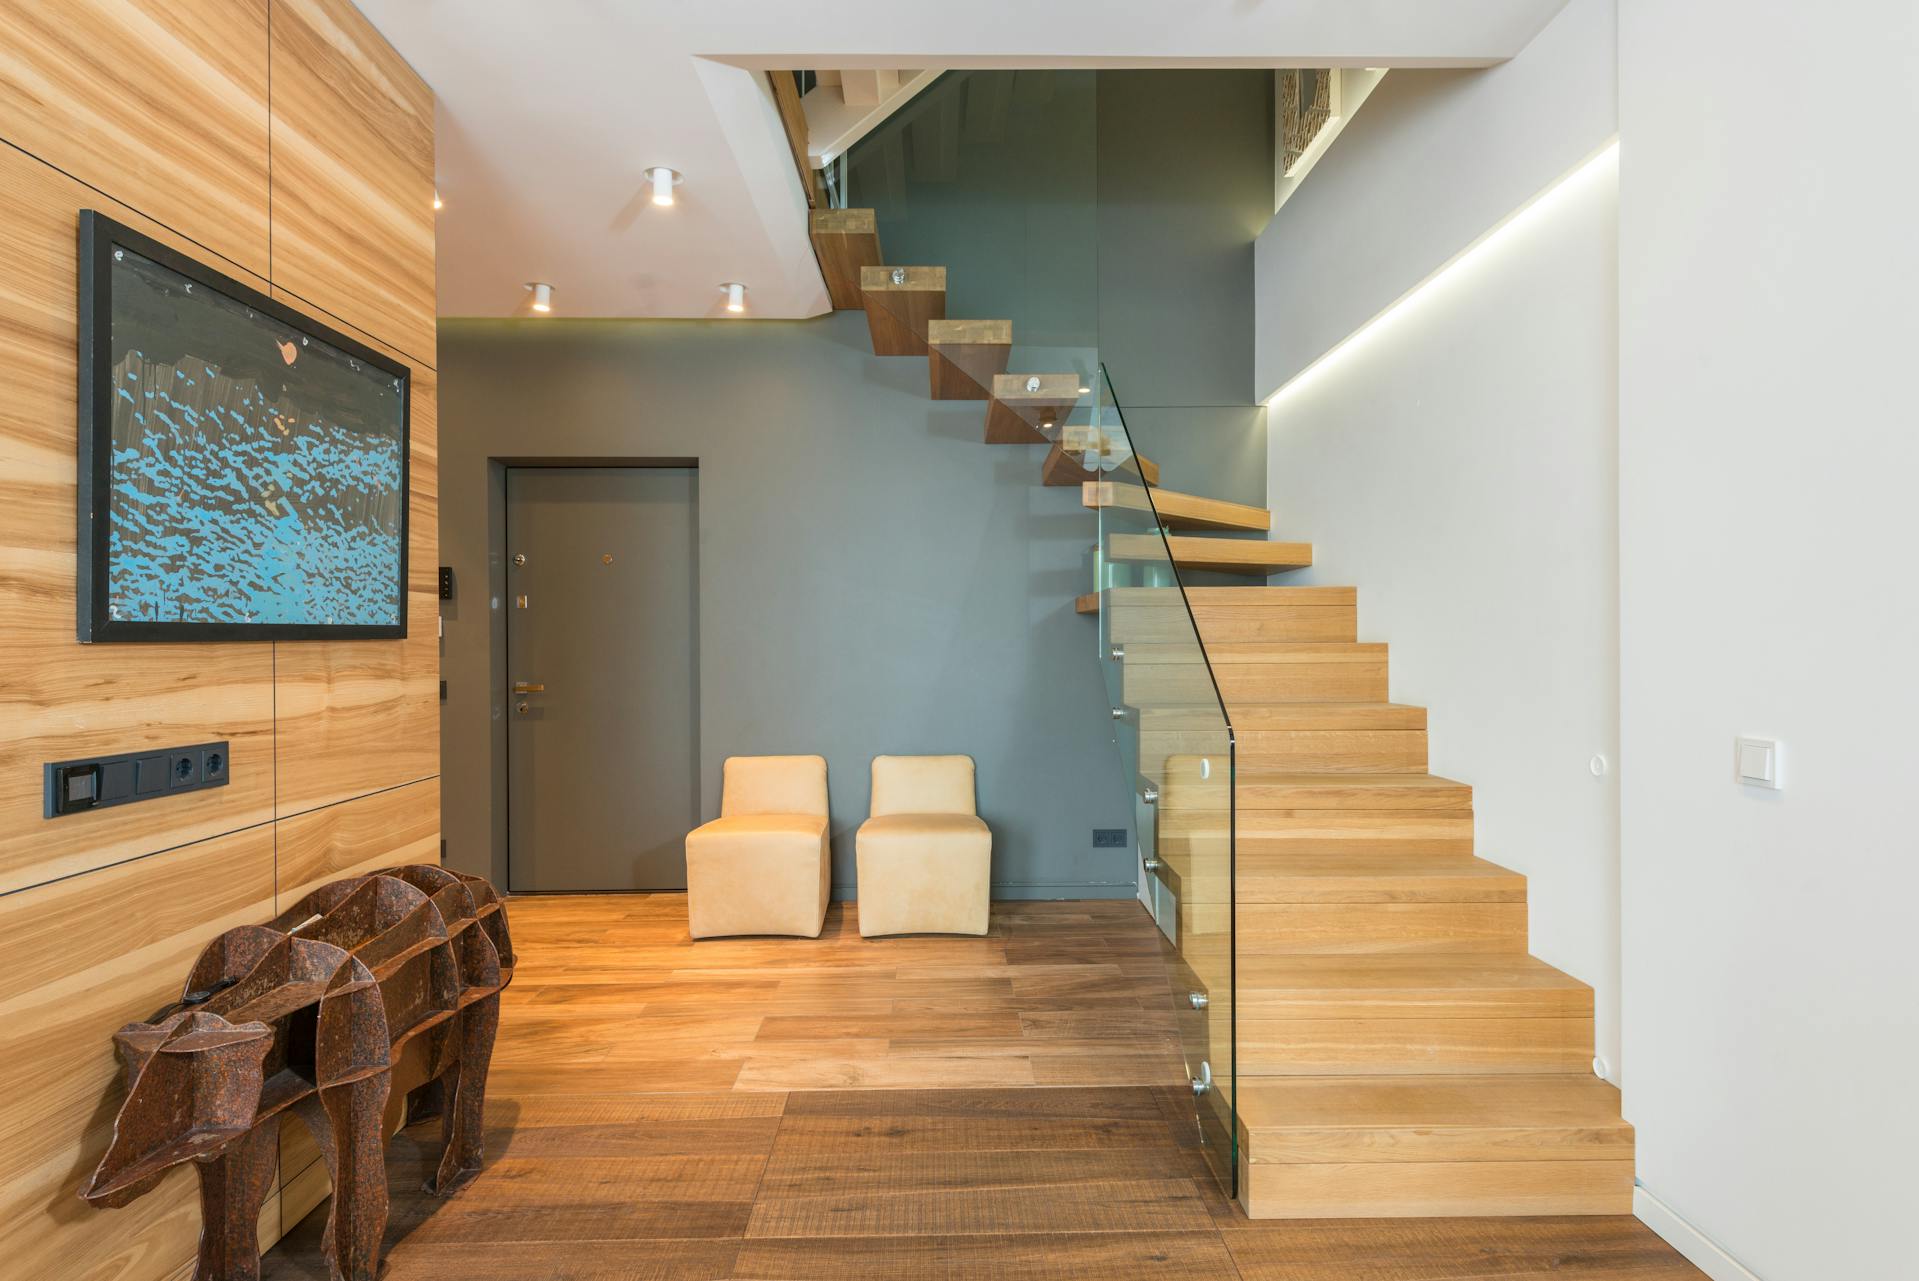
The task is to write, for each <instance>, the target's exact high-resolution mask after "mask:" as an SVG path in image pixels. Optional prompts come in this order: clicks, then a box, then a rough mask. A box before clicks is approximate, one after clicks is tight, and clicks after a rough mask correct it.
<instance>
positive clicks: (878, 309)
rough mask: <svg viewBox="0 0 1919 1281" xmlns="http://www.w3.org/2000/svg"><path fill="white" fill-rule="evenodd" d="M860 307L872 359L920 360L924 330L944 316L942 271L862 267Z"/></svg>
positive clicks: (924, 347) (944, 288)
mask: <svg viewBox="0 0 1919 1281" xmlns="http://www.w3.org/2000/svg"><path fill="white" fill-rule="evenodd" d="M895 275H897V276H898V277H899V279H897V280H895V279H894V277H895ZM860 305H861V306H863V307H865V308H866V326H867V329H868V331H869V332H871V334H872V335H873V354H874V355H876V356H924V355H925V354H926V327H927V326H928V325H930V324H931V323H932V322H933V321H935V320H940V319H943V318H944V317H945V315H946V268H944V267H862V268H860Z"/></svg>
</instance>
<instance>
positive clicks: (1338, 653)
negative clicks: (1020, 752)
mask: <svg viewBox="0 0 1919 1281" xmlns="http://www.w3.org/2000/svg"><path fill="white" fill-rule="evenodd" d="M1387 662H1388V659H1387V649H1386V646H1384V645H1380V644H1375V643H1368V642H1358V641H1299V642H1292V641H1275V642H1234V643H1227V644H1214V645H1207V646H1206V647H1205V650H1204V661H1201V659H1200V655H1199V653H1198V651H1197V650H1196V647H1195V646H1194V645H1193V644H1192V643H1191V642H1190V641H1188V642H1187V643H1185V644H1158V643H1152V644H1143V645H1142V644H1128V645H1127V646H1126V647H1125V658H1124V659H1123V660H1122V662H1121V664H1120V683H1121V689H1122V691H1123V697H1124V698H1125V701H1126V702H1127V704H1128V705H1129V706H1133V707H1139V708H1155V707H1173V706H1180V705H1187V706H1201V707H1204V706H1212V705H1216V701H1217V699H1224V700H1225V703H1226V706H1227V707H1228V708H1229V709H1231V711H1232V713H1233V714H1234V715H1235V716H1238V715H1241V714H1243V710H1244V709H1245V708H1247V707H1250V706H1255V705H1266V706H1270V705H1273V704H1280V703H1385V702H1386V701H1387V688H1388V684H1389V681H1388V670H1387ZM1215 687H1217V694H1215Z"/></svg>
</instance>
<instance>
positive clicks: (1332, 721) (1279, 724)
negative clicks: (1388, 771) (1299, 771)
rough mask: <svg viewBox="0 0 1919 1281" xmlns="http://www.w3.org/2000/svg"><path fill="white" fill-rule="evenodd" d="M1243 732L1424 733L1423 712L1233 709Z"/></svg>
mask: <svg viewBox="0 0 1919 1281" xmlns="http://www.w3.org/2000/svg"><path fill="white" fill-rule="evenodd" d="M1233 728H1234V729H1245V730H1289V729H1290V730H1318V729H1326V730H1339V729H1343V730H1423V729H1425V728H1426V709H1425V708H1423V707H1409V706H1407V705H1406V704H1404V703H1268V704H1263V705H1256V706H1249V707H1243V708H1239V709H1236V710H1235V711H1234V712H1233Z"/></svg>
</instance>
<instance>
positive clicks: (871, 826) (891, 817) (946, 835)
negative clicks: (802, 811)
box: [859, 814, 992, 841]
mask: <svg viewBox="0 0 1919 1281" xmlns="http://www.w3.org/2000/svg"><path fill="white" fill-rule="evenodd" d="M859 835H860V839H862V840H864V839H866V838H868V837H877V838H879V839H881V840H883V841H884V840H888V839H895V838H898V839H912V838H914V837H920V836H931V837H937V838H939V839H941V840H948V839H952V838H955V837H957V838H960V839H964V838H965V837H967V836H969V835H970V836H976V837H978V838H980V839H981V840H987V841H990V840H991V839H992V832H991V831H990V830H989V829H988V828H987V826H986V820H985V819H982V818H980V817H978V816H977V815H974V814H882V815H880V816H879V817H878V818H869V819H867V820H866V821H865V822H864V823H861V824H860V831H859Z"/></svg>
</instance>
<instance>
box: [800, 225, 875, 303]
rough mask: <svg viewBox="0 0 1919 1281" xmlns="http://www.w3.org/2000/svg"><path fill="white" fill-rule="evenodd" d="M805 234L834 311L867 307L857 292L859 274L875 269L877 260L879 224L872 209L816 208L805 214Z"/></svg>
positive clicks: (858, 288)
mask: <svg viewBox="0 0 1919 1281" xmlns="http://www.w3.org/2000/svg"><path fill="white" fill-rule="evenodd" d="M806 225H807V233H808V234H809V235H810V236H811V237H812V239H813V256H814V257H816V258H818V259H819V262H820V275H821V276H823V277H824V278H825V280H826V292H827V296H828V297H830V298H831V299H832V300H833V309H834V310H835V311H856V310H858V309H859V308H861V307H863V306H865V305H866V303H865V300H864V298H863V297H862V294H861V291H860V272H861V271H862V270H864V269H865V268H867V267H877V266H879V265H880V263H881V262H882V261H883V259H882V258H881V257H880V233H879V222H878V220H877V219H876V218H875V217H874V216H873V211H872V210H871V209H815V210H813V211H812V212H811V213H809V214H808V215H807V220H806Z"/></svg>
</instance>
